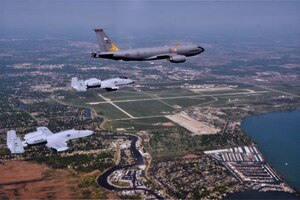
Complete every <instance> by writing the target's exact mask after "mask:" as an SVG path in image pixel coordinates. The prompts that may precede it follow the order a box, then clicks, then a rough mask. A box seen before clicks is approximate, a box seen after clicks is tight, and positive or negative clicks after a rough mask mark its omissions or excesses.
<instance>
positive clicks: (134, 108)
mask: <svg viewBox="0 0 300 200" xmlns="http://www.w3.org/2000/svg"><path fill="white" fill-rule="evenodd" d="M115 104H116V105H117V106H119V107H120V108H122V109H124V110H125V111H126V112H128V113H129V114H131V115H133V116H134V117H144V116H155V115H164V114H166V113H170V112H172V111H174V109H173V108H171V107H169V106H167V105H165V104H163V103H162V102H160V101H158V100H147V101H131V102H118V103H115Z"/></svg>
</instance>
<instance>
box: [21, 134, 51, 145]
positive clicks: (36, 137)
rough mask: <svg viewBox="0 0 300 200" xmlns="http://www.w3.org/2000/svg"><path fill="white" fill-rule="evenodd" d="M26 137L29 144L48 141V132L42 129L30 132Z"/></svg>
mask: <svg viewBox="0 0 300 200" xmlns="http://www.w3.org/2000/svg"><path fill="white" fill-rule="evenodd" d="M24 139H25V142H26V143H27V144H29V145H32V144H39V143H43V142H47V136H46V133H44V132H42V131H36V132H33V133H28V134H26V135H25V137H24Z"/></svg>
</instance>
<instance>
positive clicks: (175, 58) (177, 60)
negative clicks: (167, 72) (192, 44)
mask: <svg viewBox="0 0 300 200" xmlns="http://www.w3.org/2000/svg"><path fill="white" fill-rule="evenodd" d="M169 61H170V62H172V63H182V62H185V61H186V57H185V56H182V55H174V56H170V58H169Z"/></svg>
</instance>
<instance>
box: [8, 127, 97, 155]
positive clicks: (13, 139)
mask: <svg viewBox="0 0 300 200" xmlns="http://www.w3.org/2000/svg"><path fill="white" fill-rule="evenodd" d="M93 133H94V132H93V131H90V130H75V129H71V130H66V131H61V132H58V133H52V132H51V131H50V130H49V129H48V128H47V127H38V128H37V129H36V131H35V132H31V133H27V134H25V136H24V140H23V141H22V140H21V139H20V138H19V137H18V136H17V134H16V131H15V130H10V131H8V132H7V147H8V148H9V149H10V152H11V153H24V147H27V146H30V145H36V144H46V146H47V147H50V148H53V149H56V150H57V151H65V150H67V149H68V145H67V141H68V140H72V139H77V138H82V137H87V136H90V135H92V134H93Z"/></svg>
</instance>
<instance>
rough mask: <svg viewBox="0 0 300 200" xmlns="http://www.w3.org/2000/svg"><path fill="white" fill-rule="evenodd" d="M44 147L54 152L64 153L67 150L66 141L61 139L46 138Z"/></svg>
mask: <svg viewBox="0 0 300 200" xmlns="http://www.w3.org/2000/svg"><path fill="white" fill-rule="evenodd" d="M46 146H47V147H50V148H53V149H56V151H65V150H67V149H68V148H69V147H68V144H67V143H66V141H65V140H64V139H62V138H61V137H51V138H47V144H46Z"/></svg>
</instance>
